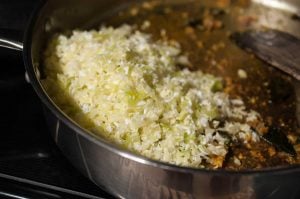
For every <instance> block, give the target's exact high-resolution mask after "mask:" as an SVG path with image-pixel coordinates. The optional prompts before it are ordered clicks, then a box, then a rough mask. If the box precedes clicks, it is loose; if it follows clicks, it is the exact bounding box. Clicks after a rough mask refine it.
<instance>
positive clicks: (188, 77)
mask: <svg viewBox="0 0 300 199" xmlns="http://www.w3.org/2000/svg"><path fill="white" fill-rule="evenodd" d="M214 23H215V22H214ZM216 23H217V22H216ZM147 24H148V25H147ZM207 24H208V22H207ZM148 26H149V22H148V23H147V21H145V23H143V25H142V29H144V28H147V27H148ZM217 27H218V28H220V27H219V25H218V26H217ZM217 27H216V28H217ZM207 28H208V26H207ZM190 30H191V29H188V28H187V29H186V30H185V32H187V33H188V34H189V32H190ZM209 30H211V28H209ZM161 34H162V35H163V36H164V35H165V33H164V31H161ZM199 45H200V42H199ZM222 46H223V45H221V44H219V45H216V46H215V48H216V49H217V48H222ZM192 64H193V63H192V62H190V60H189V58H188V56H187V55H186V52H185V51H183V50H181V47H180V44H179V43H178V42H176V41H173V40H158V41H156V40H155V39H153V38H151V35H150V34H145V33H142V32H140V31H138V30H136V28H135V27H132V26H128V25H123V26H120V27H119V28H110V27H103V28H101V30H99V31H96V30H94V31H73V32H72V34H71V35H69V36H67V35H62V34H61V35H56V36H55V37H54V38H53V39H52V40H51V41H50V43H49V45H48V47H47V50H46V52H45V66H46V69H45V74H46V77H47V78H46V79H45V80H44V82H43V84H44V86H45V87H46V90H47V91H48V93H49V94H50V96H51V97H52V98H53V100H54V101H55V102H56V103H57V104H58V105H59V106H60V107H61V108H62V109H63V110H64V111H65V112H66V113H67V114H68V115H69V116H71V117H72V118H73V119H74V120H75V121H77V122H78V123H79V124H80V125H82V126H83V127H85V128H86V129H88V130H90V131H91V132H94V133H97V134H101V135H103V136H105V137H106V138H108V139H110V140H111V141H113V142H116V143H118V144H120V145H121V146H124V147H126V148H127V149H129V150H131V151H133V152H136V153H139V154H142V155H144V156H146V157H149V158H152V159H155V160H160V161H163V162H168V163H172V164H176V165H180V166H188V167H196V168H202V167H206V168H219V167H225V168H226V167H227V166H226V164H227V163H226V162H227V158H228V157H230V158H231V161H232V164H231V165H230V166H228V167H230V168H243V167H241V166H243V165H244V167H245V168H247V167H255V166H253V165H250V166H247V164H248V163H247V161H249V160H251V159H248V157H247V155H248V156H249V157H250V156H251V157H252V158H254V159H261V160H263V159H264V158H265V157H263V156H262V155H261V154H260V153H259V152H257V151H256V150H252V149H251V146H255V145H258V146H259V145H260V144H261V143H262V140H261V139H260V137H259V134H262V133H264V131H268V128H267V127H266V126H265V122H264V121H263V120H262V117H261V116H260V114H258V113H257V112H255V111H253V110H250V109H246V106H245V103H244V102H243V100H241V99H240V98H238V97H237V96H235V97H231V96H230V95H229V94H227V92H226V89H227V90H228V89H229V88H230V87H229V86H228V85H227V86H226V85H225V86H224V85H223V79H221V78H220V77H217V76H215V75H211V74H209V73H203V72H201V71H200V70H189V69H187V68H188V67H189V68H190V67H191V65H192ZM195 67H196V68H197V66H195ZM238 76H239V78H242V79H246V78H247V73H245V71H244V70H241V69H240V70H238ZM227 84H228V83H227ZM254 127H255V128H257V129H254ZM241 145H242V146H246V147H244V149H243V150H240V149H239V147H240V146H241ZM232 146H234V147H232ZM262 146H264V145H262ZM240 148H243V147H240ZM232 150H234V151H233V152H232ZM245 151H246V152H245ZM268 152H269V154H270V156H273V155H275V154H276V151H275V149H274V147H270V148H268ZM232 153H234V155H232ZM232 165H235V167H234V166H232ZM257 165H259V163H258V164H256V166H257Z"/></svg>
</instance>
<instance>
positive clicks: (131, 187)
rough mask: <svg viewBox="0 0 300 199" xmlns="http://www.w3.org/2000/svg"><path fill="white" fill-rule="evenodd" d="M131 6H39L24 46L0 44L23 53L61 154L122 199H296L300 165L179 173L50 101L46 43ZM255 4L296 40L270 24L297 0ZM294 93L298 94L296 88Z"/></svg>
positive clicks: (54, 2)
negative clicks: (94, 129)
mask: <svg viewBox="0 0 300 199" xmlns="http://www.w3.org/2000/svg"><path fill="white" fill-rule="evenodd" d="M130 2H132V1H122V0H110V1H104V0H103V1H102V0H64V1H61V0H48V1H43V2H42V3H41V5H40V6H39V7H38V8H37V9H36V10H35V12H34V13H33V15H32V18H31V20H30V22H29V25H28V27H27V31H26V34H25V36H24V40H23V44H22V43H18V42H16V41H10V40H7V39H5V38H2V39H0V46H4V47H8V48H12V49H17V50H22V51H23V59H24V63H25V66H26V71H27V75H28V77H29V80H30V83H31V84H32V86H33V87H34V89H35V91H36V92H37V94H38V95H39V97H40V99H41V101H42V102H43V104H44V110H45V116H46V119H47V122H48V126H49V130H50V132H51V134H52V136H53V138H54V140H55V142H56V143H57V145H58V147H59V148H60V149H61V150H62V152H63V153H64V155H65V156H66V157H67V158H68V159H69V160H70V161H71V162H72V163H73V164H74V165H75V166H76V167H77V168H78V170H79V171H81V172H82V173H83V174H84V175H85V176H87V177H88V178H89V179H90V180H91V181H93V182H94V183H96V184H97V185H99V186H101V187H104V188H105V189H106V190H107V191H109V192H111V193H112V194H114V195H115V196H118V197H121V198H299V197H300V189H299V185H300V166H289V167H284V168H267V169H262V170H259V171H253V170H252V171H251V170H249V171H240V172H235V171H225V170H216V171H213V170H203V169H190V168H182V167H178V166H173V165H169V164H166V163H161V162H157V161H153V160H150V159H147V158H145V157H141V156H138V155H135V154H132V153H130V152H128V151H124V150H123V149H121V148H119V147H118V146H115V145H113V144H111V143H109V142H107V141H106V140H105V139H102V138H101V137H96V136H94V135H92V134H90V133H88V132H87V131H85V130H84V129H82V128H81V127H80V126H79V125H77V124H76V123H75V122H73V121H72V120H71V119H70V118H69V117H68V116H67V115H65V114H64V113H63V112H62V111H61V110H60V109H59V108H58V107H57V106H56V105H55V104H54V103H53V102H52V101H51V99H50V98H49V96H48V95H47V93H46V92H45V90H44V89H43V87H42V85H41V83H40V79H41V78H43V74H42V64H41V63H42V62H41V59H42V57H41V53H42V51H43V49H44V46H45V43H46V41H47V38H49V36H50V35H51V34H53V33H54V32H56V31H60V30H62V29H74V28H78V27H80V28H89V27H93V26H94V25H99V23H101V21H103V19H105V18H107V17H109V16H111V15H113V14H115V13H116V11H118V10H119V9H122V7H124V6H126V5H127V4H129V3H130ZM169 2H172V3H179V2H180V1H169ZM204 2H205V1H204ZM207 2H209V1H207ZM253 4H255V6H254V7H253V8H255V9H252V10H251V9H249V12H256V14H259V15H266V19H265V20H262V21H261V22H260V23H262V24H263V23H265V24H266V25H267V26H269V27H272V28H278V29H281V30H285V31H288V32H290V33H292V34H294V35H296V36H299V35H300V29H299V27H300V25H299V24H298V25H297V24H296V23H299V22H295V21H291V20H290V19H288V18H284V17H283V18H284V20H287V21H286V22H287V23H284V24H282V25H278V24H277V23H275V22H273V20H274V21H275V19H276V17H277V18H280V17H282V16H280V15H277V14H276V13H278V12H277V11H276V9H285V10H287V11H291V12H298V13H300V2H299V1H298V0H289V1H288V0H286V1H283V0H254V1H253ZM264 6H268V7H273V8H272V9H265V8H264ZM257 8H260V9H259V10H257ZM267 10H268V12H267ZM265 11H266V12H265ZM299 56H300V54H299ZM296 90H298V91H299V88H298V86H296ZM297 93H299V92H297ZM299 103H300V102H299ZM298 115H299V116H300V114H299V113H298Z"/></svg>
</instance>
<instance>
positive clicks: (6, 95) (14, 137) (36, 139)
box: [0, 0, 111, 199]
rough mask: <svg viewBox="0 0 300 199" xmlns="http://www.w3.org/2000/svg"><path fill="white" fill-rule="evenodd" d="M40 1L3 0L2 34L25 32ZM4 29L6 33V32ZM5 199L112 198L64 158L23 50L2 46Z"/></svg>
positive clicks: (0, 193) (0, 180)
mask: <svg viewBox="0 0 300 199" xmlns="http://www.w3.org/2000/svg"><path fill="white" fill-rule="evenodd" d="M36 3H37V0H30V1H29V0H27V1H22V0H10V1H6V0H5V1H1V2H0V36H1V34H2V32H3V31H4V32H5V31H7V29H13V30H14V31H12V32H19V31H20V32H21V34H22V31H23V30H24V28H25V24H26V20H27V18H28V16H29V15H30V13H31V11H32V8H33V7H34V6H35V4H36ZM3 29H5V30H3ZM0 65H1V72H0V105H1V114H0V129H1V132H0V198H22V199H23V198H24V199H25V198H111V196H110V195H109V194H108V193H106V192H105V191H103V190H102V189H100V188H99V187H97V186H96V185H94V184H93V183H92V182H91V181H89V180H88V179H87V178H85V177H84V176H82V175H81V174H80V173H79V172H78V171H77V170H76V169H75V168H73V166H72V165H71V164H70V163H69V162H68V160H66V158H65V157H64V156H63V155H62V154H61V152H60V151H59V149H58V148H57V146H56V145H55V143H54V142H53V140H52V138H51V137H50V133H49V132H48V129H47V127H46V124H45V120H44V117H43V113H42V107H41V103H40V101H39V99H38V97H37V95H36V94H35V92H34V91H33V89H32V87H31V85H30V84H28V83H27V82H26V81H25V75H24V74H25V69H24V65H23V61H22V56H21V53H20V52H15V51H12V50H6V49H1V48H0Z"/></svg>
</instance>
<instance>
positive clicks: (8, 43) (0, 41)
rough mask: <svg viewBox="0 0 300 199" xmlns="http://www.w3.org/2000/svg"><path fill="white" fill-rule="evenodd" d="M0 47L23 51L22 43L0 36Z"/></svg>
mask: <svg viewBox="0 0 300 199" xmlns="http://www.w3.org/2000/svg"><path fill="white" fill-rule="evenodd" d="M0 47H4V48H9V49H13V50H17V51H23V43H21V42H18V41H13V40H10V39H5V38H1V37H0Z"/></svg>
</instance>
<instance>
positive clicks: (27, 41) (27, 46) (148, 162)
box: [23, 0, 300, 176]
mask: <svg viewBox="0 0 300 199" xmlns="http://www.w3.org/2000/svg"><path fill="white" fill-rule="evenodd" d="M46 2H47V0H43V1H41V2H40V3H39V5H38V6H37V7H36V8H35V9H34V11H33V12H32V14H31V17H30V18H29V23H28V25H27V27H26V30H25V34H24V39H23V41H24V47H23V61H24V64H25V68H26V71H27V73H28V76H29V79H30V83H31V85H32V86H33V88H34V90H35V92H36V93H37V95H38V96H39V98H40V100H41V101H42V103H43V104H44V105H45V106H46V107H47V108H48V109H49V110H50V111H51V112H52V113H53V114H54V115H55V116H56V117H57V118H58V119H59V120H60V121H62V122H63V123H65V124H66V125H67V126H68V127H69V128H71V129H72V130H73V131H75V132H74V133H77V134H79V135H80V136H82V137H83V138H85V139H87V140H89V141H91V142H93V143H94V144H96V145H98V146H100V147H103V148H105V149H106V150H109V151H110V152H112V153H115V154H117V155H119V156H121V157H123V158H126V159H129V160H132V161H135V162H137V163H140V164H143V165H145V166H150V167H155V168H157V169H164V170H169V171H176V172H180V173H190V174H214V175H223V176H226V175H237V176H241V175H245V176H249V175H270V174H274V173H276V174H285V173H292V172H296V171H300V165H298V164H295V165H290V166H280V167H267V168H262V169H257V170H254V169H245V170H239V171H236V170H226V169H216V170H214V169H202V168H189V167H182V166H178V165H173V164H169V163H165V162H160V161H157V160H152V159H149V158H147V157H144V156H141V155H138V154H134V153H133V152H130V151H128V150H124V149H122V148H120V147H118V146H116V145H115V144H113V143H109V142H108V141H107V140H105V139H103V138H101V137H100V136H99V137H96V136H95V135H92V134H91V133H89V132H88V131H87V130H85V129H83V128H82V127H81V126H80V125H79V124H77V123H76V122H74V121H73V120H72V119H70V118H69V117H68V116H67V115H66V114H65V113H64V112H62V111H61V110H60V109H59V107H58V106H57V105H55V103H54V102H53V101H52V100H51V99H50V97H49V96H48V95H47V93H46V91H45V90H44V88H43V86H42V84H41V83H40V80H39V79H38V77H37V75H36V72H35V70H34V63H33V60H32V56H31V50H32V40H33V33H34V29H35V26H36V24H37V21H38V19H39V17H40V15H41V10H42V8H44V7H45V6H46V4H47V3H46Z"/></svg>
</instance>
